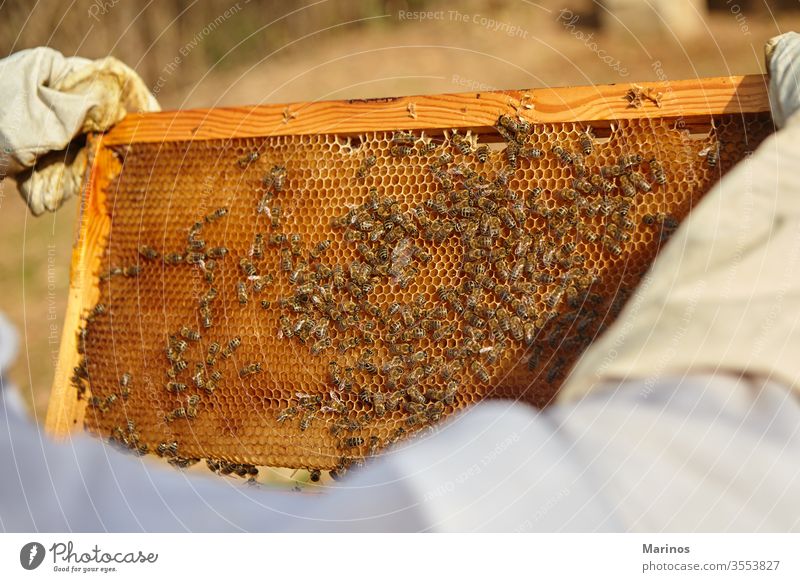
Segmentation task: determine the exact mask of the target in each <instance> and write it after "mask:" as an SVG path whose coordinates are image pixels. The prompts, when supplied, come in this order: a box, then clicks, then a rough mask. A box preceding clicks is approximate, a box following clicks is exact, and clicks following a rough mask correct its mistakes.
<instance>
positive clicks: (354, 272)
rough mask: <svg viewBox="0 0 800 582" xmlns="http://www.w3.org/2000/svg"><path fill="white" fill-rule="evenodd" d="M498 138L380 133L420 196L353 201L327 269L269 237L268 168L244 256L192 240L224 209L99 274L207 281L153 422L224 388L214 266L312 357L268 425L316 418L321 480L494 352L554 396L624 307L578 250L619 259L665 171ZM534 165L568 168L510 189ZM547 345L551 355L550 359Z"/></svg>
mask: <svg viewBox="0 0 800 582" xmlns="http://www.w3.org/2000/svg"><path fill="white" fill-rule="evenodd" d="M495 128H496V130H497V133H498V134H499V135H500V136H501V138H502V139H503V142H504V143H503V147H502V151H497V149H499V148H497V149H494V148H490V147H489V146H488V145H487V144H480V143H478V140H477V138H476V137H475V136H474V135H471V134H470V133H467V134H460V133H458V132H456V131H452V132H449V134H446V136H445V137H446V139H445V140H444V141H443V142H435V141H433V140H431V139H426V138H425V137H424V136H422V137H420V136H417V135H415V134H414V133H411V132H395V133H394V134H393V135H392V137H391V144H390V149H389V153H390V155H391V156H393V157H394V158H397V159H403V158H407V157H409V156H417V157H418V159H422V160H423V161H424V171H425V172H427V173H428V175H430V176H431V179H432V182H433V183H434V184H435V187H434V191H433V192H432V193H431V194H430V196H429V197H428V199H427V200H425V201H424V202H422V203H420V204H418V205H416V206H414V207H407V206H405V205H404V204H401V201H398V200H396V199H395V198H393V197H391V196H384V195H382V193H381V192H380V190H379V189H378V188H370V189H369V190H368V192H367V194H366V199H365V201H364V202H363V204H361V205H359V206H355V207H351V208H349V209H348V210H347V212H345V213H343V214H341V215H340V216H337V217H335V218H334V219H333V220H332V222H331V227H332V229H333V230H334V232H338V233H341V238H342V240H343V241H344V245H345V246H347V247H349V248H350V249H351V250H352V253H353V256H354V258H353V259H352V260H351V261H349V262H348V263H346V264H338V263H336V262H335V261H329V260H327V254H328V251H329V249H330V248H331V245H332V244H333V243H332V241H331V240H328V239H325V240H321V241H318V242H316V243H313V242H309V241H304V240H303V238H302V237H301V235H299V234H297V233H287V232H283V223H282V217H283V210H282V205H281V204H280V202H279V199H280V197H281V194H282V193H283V192H284V190H285V185H286V182H287V169H286V167H285V166H283V165H280V164H276V165H273V166H272V167H271V168H269V169H268V170H267V171H266V172H265V173H264V174H263V177H261V178H260V179H261V183H262V187H263V196H261V198H260V199H259V200H257V201H256V204H255V214H256V215H264V216H265V217H266V218H267V224H268V225H269V227H270V229H271V231H270V232H269V233H256V234H255V236H254V238H253V242H252V245H251V247H250V249H249V252H247V254H246V255H245V256H242V257H232V256H231V257H229V254H231V253H229V251H228V249H227V248H225V247H222V246H211V245H208V244H207V243H206V241H205V240H204V238H203V232H204V230H205V229H207V228H210V227H211V226H212V225H213V224H214V223H215V222H217V221H219V220H221V219H223V218H225V217H226V216H227V215H228V209H227V208H224V207H223V208H219V209H217V210H216V211H214V212H212V213H211V214H208V215H206V216H205V217H203V218H202V219H201V220H198V221H197V222H195V223H194V224H193V225H192V226H191V227H190V228H189V234H188V237H187V241H186V247H185V249H183V250H181V251H173V252H168V253H165V254H164V255H163V256H162V255H161V254H160V253H159V252H157V251H156V250H155V249H153V248H151V247H149V246H147V245H142V246H141V247H140V248H139V249H138V251H139V255H140V256H141V258H142V263H141V264H137V265H134V266H130V267H115V268H112V269H110V270H109V271H108V272H107V273H106V274H104V275H103V276H102V277H101V280H109V279H111V278H112V277H115V276H121V277H135V276H137V275H138V274H139V273H140V272H141V269H142V267H143V266H145V267H146V265H147V263H154V264H156V263H159V261H160V263H163V264H164V265H166V266H174V267H177V266H180V265H190V266H191V267H192V268H194V269H196V270H197V271H198V272H199V273H200V274H201V275H202V280H203V281H205V283H206V284H207V288H206V289H205V291H204V293H202V294H201V295H200V298H199V300H198V305H197V309H198V315H199V321H200V322H201V326H200V327H201V329H192V328H190V327H188V326H182V327H181V328H180V329H178V330H177V331H176V332H175V333H173V334H171V335H170V336H169V337H168V341H167V344H166V346H165V349H164V354H165V359H166V368H165V378H164V390H166V391H167V392H168V393H169V394H170V397H174V399H175V400H176V404H177V406H176V407H175V408H173V409H172V410H169V411H168V412H167V413H166V414H165V416H164V420H165V422H166V423H167V424H169V423H171V422H174V421H176V420H179V419H186V420H189V421H191V420H193V419H195V418H196V417H197V415H198V414H199V413H200V411H201V410H202V408H203V397H205V396H209V395H211V394H213V393H214V392H215V390H217V388H218V387H219V386H220V384H221V383H222V382H224V380H225V369H224V368H225V361H226V360H228V359H230V358H231V356H232V355H233V353H234V352H235V351H236V349H237V348H238V347H239V346H240V345H241V343H242V338H241V337H239V336H236V337H233V338H230V339H228V341H227V342H225V343H223V344H220V343H218V342H216V341H212V342H210V343H208V344H207V345H203V343H204V342H203V338H202V335H203V333H205V330H207V329H208V328H211V327H212V325H213V321H214V319H215V312H216V309H215V303H216V302H217V300H218V295H219V293H218V290H217V287H216V286H215V285H216V281H215V273H216V272H217V271H218V268H219V264H220V262H222V261H225V260H231V261H233V264H235V265H236V266H237V269H236V271H237V273H238V274H239V279H238V280H237V281H235V283H234V285H235V297H236V301H237V302H238V303H239V304H240V305H241V306H245V305H247V304H248V303H249V302H250V301H253V300H255V301H257V302H259V304H260V306H261V307H262V308H263V309H264V310H270V309H272V308H273V307H274V308H277V309H278V310H279V311H280V316H279V318H278V329H277V330H276V331H277V333H278V335H279V337H281V338H283V339H284V340H286V341H290V342H295V343H296V344H297V345H299V346H300V347H302V348H304V349H307V350H308V352H309V354H310V355H311V356H312V357H315V358H324V359H325V360H326V361H327V378H326V380H325V381H326V383H327V386H326V387H325V388H324V389H322V390H321V391H320V393H319V394H313V395H312V394H305V393H299V392H298V393H296V395H295V397H294V398H293V399H292V401H291V402H290V403H289V406H288V407H286V408H285V409H283V410H281V411H280V412H279V414H278V416H277V421H278V423H280V424H284V423H296V425H297V427H298V428H299V430H300V431H306V430H308V428H309V427H310V426H312V424H314V423H317V422H320V423H324V426H325V428H326V430H327V431H329V433H330V435H331V436H332V437H333V438H334V439H335V441H336V442H337V443H338V446H339V449H340V451H341V453H342V455H341V457H340V459H339V461H338V463H337V467H336V469H335V470H333V471H332V472H331V475H332V476H334V477H338V476H340V475H341V474H343V473H344V472H345V471H347V470H348V468H350V467H351V466H353V465H354V464H355V465H358V464H360V463H361V462H363V461H361V459H363V458H364V457H368V456H372V455H375V454H377V453H378V452H379V451H380V450H381V449H383V448H385V447H386V446H389V445H391V444H393V443H394V442H396V441H398V440H399V439H401V438H403V437H405V436H406V435H408V434H410V433H413V432H415V431H419V430H422V429H424V428H425V427H428V426H430V425H432V424H433V423H435V422H436V421H438V420H439V419H440V418H442V416H443V415H445V414H446V413H447V412H449V411H451V410H453V409H454V408H457V407H458V404H459V402H460V400H459V398H460V394H461V392H462V390H461V386H462V385H464V384H472V383H479V384H489V383H490V382H491V379H492V372H493V371H494V370H496V369H497V367H498V366H499V365H500V364H501V363H502V362H503V361H504V358H505V359H508V358H509V357H512V356H515V355H519V353H521V352H520V350H521V348H524V349H522V351H523V352H524V353H525V354H526V358H527V365H528V368H529V370H530V371H531V372H539V371H542V372H543V374H544V375H543V377H542V378H541V379H542V380H543V381H545V382H548V383H550V384H553V385H556V383H557V382H558V381H559V380H560V378H562V377H563V375H564V374H565V373H566V371H567V369H568V365H569V363H570V362H571V361H572V359H573V358H572V356H573V355H574V354H575V353H576V352H579V351H580V350H582V349H583V348H584V347H585V346H587V345H588V344H589V343H590V342H591V340H592V338H593V337H595V336H596V335H597V333H599V332H600V331H601V330H602V328H603V325H605V323H604V322H605V321H607V320H609V319H610V318H609V317H608V313H609V311H618V310H619V309H621V307H622V304H623V303H624V301H625V298H626V295H625V293H618V294H617V296H616V297H615V298H613V300H612V301H611V304H610V305H607V300H606V299H604V298H603V297H601V296H600V295H599V294H598V293H597V292H596V289H597V287H596V284H597V283H598V282H599V279H598V275H597V273H595V272H594V271H593V270H592V268H591V267H590V266H589V264H590V261H589V260H588V255H590V254H591V255H592V256H597V255H600V254H603V253H605V254H607V255H609V256H611V257H612V258H615V257H620V256H621V255H622V254H623V253H624V248H625V245H626V243H628V242H629V241H630V240H631V238H632V233H633V231H634V230H635V229H636V227H637V224H636V223H635V222H634V220H633V218H632V215H633V212H632V209H633V206H634V203H635V200H636V197H637V196H639V195H641V194H645V193H648V192H651V191H652V190H653V189H655V188H658V187H660V186H664V185H665V184H666V183H667V175H666V172H665V170H664V167H663V165H662V164H661V162H660V161H659V160H658V159H656V158H655V157H650V158H648V159H645V158H644V156H643V155H641V154H640V153H637V152H631V153H626V154H625V155H622V156H620V157H619V158H618V159H617V160H616V163H614V164H610V165H607V166H603V167H599V168H597V167H590V166H589V164H588V163H587V159H588V158H589V157H590V156H592V154H593V151H594V149H595V139H594V137H593V135H592V133H591V131H590V130H588V129H587V130H585V131H584V132H583V133H581V135H580V136H579V138H578V139H577V140H576V143H572V144H571V143H552V145H551V146H550V147H549V149H548V150H547V151H545V150H543V149H540V147H536V146H535V145H534V143H533V141H534V140H533V139H532V128H531V126H530V124H529V123H528V122H527V121H525V120H524V119H522V118H521V117H512V116H509V115H502V116H500V118H499V119H498V121H497V123H496V126H495ZM714 152H717V153H716V154H715V153H714ZM259 158H260V155H259V153H258V152H251V153H249V154H247V155H246V156H244V157H242V158H241V159H239V160H237V163H238V165H239V167H241V168H242V169H243V170H244V169H248V168H250V167H251V166H252V165H253V164H255V163H256V162H258V160H259ZM501 158H502V163H501V164H499V165H498V164H496V163H495V162H497V161H498V160H499V159H501ZM545 158H550V159H554V160H556V163H557V164H559V165H560V166H561V167H562V168H563V169H565V170H566V171H567V173H568V174H569V176H570V177H569V179H568V184H567V185H566V186H565V187H564V188H561V189H559V190H556V191H552V192H549V191H545V189H544V188H542V187H533V188H531V189H529V190H526V191H515V190H514V189H513V188H512V187H510V185H509V184H510V181H511V180H512V179H513V176H514V173H515V171H516V170H517V169H518V168H519V166H520V164H521V163H522V162H523V161H525V163H528V164H534V163H535V161H536V160H541V159H545ZM717 158H718V148H715V149H714V151H711V150H709V151H708V152H707V163H708V164H709V165H711V166H713V165H715V164H716V161H717ZM490 161H491V163H489V162H490ZM376 165H377V157H376V156H375V155H372V154H371V153H368V154H367V155H365V156H364V157H363V158H362V159H361V161H360V164H359V165H358V167H357V169H356V170H355V178H356V181H360V182H363V181H365V180H366V179H367V178H368V177H370V176H371V175H372V172H373V171H374V168H375V167H376ZM498 166H499V169H496V168H497V167H498ZM641 220H642V222H643V224H644V225H645V226H646V227H651V228H654V229H658V230H659V232H660V235H661V239H662V240H663V239H665V238H666V237H668V236H669V234H671V233H672V232H673V231H674V230H675V229H676V228H677V226H678V221H677V220H676V219H675V217H673V216H671V215H668V214H664V213H658V214H648V215H645V216H644V217H643V218H642V219H641ZM453 244H455V248H457V249H458V250H457V252H456V255H457V264H458V272H457V273H453V274H452V277H451V281H452V282H453V284H452V285H440V286H438V288H436V289H434V290H428V291H427V292H426V293H417V294H415V295H414V296H413V297H410V295H408V294H403V293H399V294H400V295H403V296H405V297H410V298H409V300H407V301H406V302H400V301H395V302H392V303H390V304H388V305H387V304H383V305H378V304H377V303H376V302H375V299H374V296H375V290H376V288H381V289H384V290H385V289H396V290H399V291H400V292H403V291H407V290H408V289H409V288H410V287H411V286H412V285H414V284H415V283H417V282H418V281H419V280H420V275H421V273H422V272H423V271H424V270H425V269H426V268H427V267H428V266H429V265H431V262H432V261H434V257H435V256H436V255H437V252H438V248H437V247H441V246H442V245H448V246H447V248H448V251H447V252H448V253H450V250H449V249H451V248H452V246H453ZM337 251H338V249H337ZM276 255H277V258H278V262H277V264H278V272H277V273H276V274H274V275H273V274H272V273H269V272H268V271H267V270H266V269H265V268H264V267H263V265H264V262H265V261H266V260H268V259H269V258H270V256H272V257H276ZM275 277H281V278H283V279H284V280H285V281H286V282H287V283H288V285H289V289H290V292H289V293H288V294H287V295H285V296H275V294H274V293H272V294H270V289H271V287H272V285H273V283H274V282H275V279H274V278H275ZM105 313H106V308H105V307H104V306H103V305H102V304H99V305H97V306H96V307H95V309H94V310H93V311H92V312H91V313H90V314H89V316H88V317H87V319H86V326H84V327H83V329H82V330H81V331H80V332H79V340H80V341H79V351H81V353H82V354H85V350H83V351H82V350H81V348H80V346H81V345H83V344H84V343H85V340H86V335H87V333H88V330H89V329H90V326H91V323H92V322H93V321H94V319H95V318H97V317H100V316H102V315H104V314H105ZM548 351H551V352H552V354H553V355H552V356H549V357H547V353H548ZM559 353H564V354H565V355H559ZM263 370H264V368H263V364H262V363H260V362H251V363H243V364H240V365H239V367H238V370H236V371H234V372H233V373H236V374H238V377H239V378H247V377H249V376H252V375H254V374H259V373H261V372H262V371H263ZM544 372H546V373H544ZM233 373H230V375H231V376H232V375H233ZM73 383H74V384H75V386H76V388H78V390H79V393H80V394H83V393H84V392H85V390H86V387H87V386H88V364H87V361H86V359H85V358H84V359H82V360H81V363H80V365H79V366H78V367H76V369H75V373H74V375H73ZM131 383H132V377H131V374H130V373H127V372H126V373H125V374H123V376H122V377H121V378H120V381H119V384H120V390H119V391H118V393H115V394H111V395H110V396H108V397H107V398H105V399H103V400H100V399H97V398H94V397H92V399H90V405H91V406H92V407H94V408H95V409H97V410H99V411H100V412H101V413H103V412H105V411H107V410H108V409H109V407H110V406H112V405H113V404H114V402H116V400H117V398H122V399H127V397H128V395H129V393H130V392H129V390H130V385H131ZM323 394H327V395H323ZM389 420H391V421H393V425H392V426H393V427H394V428H393V431H391V432H390V433H389V436H387V437H385V438H383V439H382V438H380V437H378V436H376V435H375V433H376V432H377V428H378V427H379V426H382V425H385V424H386V422H388V421H389ZM112 440H114V441H115V442H117V443H121V444H122V445H123V446H124V448H126V449H129V450H132V451H135V452H137V453H138V454H144V453H146V452H148V449H147V445H144V444H142V443H140V441H139V438H138V434H137V433H136V431H135V426H134V425H133V423H128V426H126V427H124V428H123V427H116V429H115V430H114V433H113V434H112ZM155 452H156V453H157V454H158V455H159V456H162V457H165V458H167V459H168V460H169V462H170V463H171V464H173V465H174V466H176V467H186V466H189V465H192V464H195V463H197V462H198V461H199V460H198V459H196V458H186V457H182V456H180V455H179V454H178V443H177V441H172V442H162V443H160V444H159V445H158V448H157V449H156V451H155ZM207 464H208V467H209V469H210V470H211V471H213V472H215V473H218V474H223V475H231V474H233V475H239V476H242V477H248V476H249V477H252V476H254V475H255V474H256V473H257V469H256V468H255V467H253V466H251V465H242V464H235V463H229V462H227V461H224V460H208V461H207ZM309 470H310V471H311V480H312V481H315V480H318V479H319V476H320V471H319V470H318V469H313V468H310V469H309Z"/></svg>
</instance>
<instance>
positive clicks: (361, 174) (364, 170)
mask: <svg viewBox="0 0 800 582" xmlns="http://www.w3.org/2000/svg"><path fill="white" fill-rule="evenodd" d="M376 163H378V159H377V158H376V157H375V156H367V157H365V158H364V159H363V160H361V165H360V166H359V167H358V170H357V171H356V177H357V178H359V179H360V180H363V179H364V178H366V177H367V174H368V173H369V170H370V168H372V167H373V166H374V165H375V164H376Z"/></svg>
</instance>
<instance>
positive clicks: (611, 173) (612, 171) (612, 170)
mask: <svg viewBox="0 0 800 582" xmlns="http://www.w3.org/2000/svg"><path fill="white" fill-rule="evenodd" d="M624 173H625V168H624V167H623V166H621V165H611V166H603V167H602V168H600V175H601V176H602V177H603V178H615V177H617V176H621V175H623V174H624Z"/></svg>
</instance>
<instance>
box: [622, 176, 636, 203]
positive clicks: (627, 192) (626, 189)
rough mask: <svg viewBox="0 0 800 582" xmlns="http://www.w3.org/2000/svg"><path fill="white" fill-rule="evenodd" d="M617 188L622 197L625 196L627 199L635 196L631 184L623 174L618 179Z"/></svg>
mask: <svg viewBox="0 0 800 582" xmlns="http://www.w3.org/2000/svg"><path fill="white" fill-rule="evenodd" d="M619 187H620V190H622V195H623V196H627V197H628V198H633V197H634V196H636V188H634V186H633V183H632V182H631V180H630V178H629V177H628V176H626V175H624V174H623V175H621V176H620V177H619Z"/></svg>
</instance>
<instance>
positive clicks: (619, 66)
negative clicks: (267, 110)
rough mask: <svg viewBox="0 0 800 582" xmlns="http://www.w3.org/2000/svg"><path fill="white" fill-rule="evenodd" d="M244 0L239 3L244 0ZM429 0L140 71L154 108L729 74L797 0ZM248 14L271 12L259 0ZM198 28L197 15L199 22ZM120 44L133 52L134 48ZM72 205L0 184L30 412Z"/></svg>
mask: <svg viewBox="0 0 800 582" xmlns="http://www.w3.org/2000/svg"><path fill="white" fill-rule="evenodd" d="M242 4H243V5H244V6H243V8H242V11H243V12H246V11H247V9H248V8H247V6H246V4H247V3H242ZM411 4H412V5H413V4H414V3H411ZM576 4H579V5H580V6H583V7H584V9H585V6H584V4H583V3H576ZM431 5H432V6H433V8H436V9H437V11H438V10H441V12H442V16H441V18H439V17H435V16H433V17H430V19H429V20H423V21H421V20H420V17H419V16H413V15H412V16H407V14H406V12H408V11H411V9H409V8H407V7H405V6H406V5H405V4H404V3H397V4H396V5H395V3H392V2H386V3H384V4H383V5H382V8H381V9H380V10H378V11H377V15H376V16H374V17H370V18H369V19H368V20H367V21H365V22H360V23H348V22H346V21H343V20H341V19H339V18H338V17H337V16H336V14H335V11H334V12H332V13H331V15H330V22H328V24H327V25H326V26H323V27H317V28H315V29H313V30H309V31H307V32H305V33H303V34H298V35H297V36H296V37H294V38H287V39H286V40H285V44H284V46H283V48H279V49H278V50H276V51H274V52H271V54H269V53H265V54H264V55H263V58H260V59H253V58H249V59H247V60H239V59H238V57H237V55H236V52H235V50H234V51H232V52H229V53H227V54H225V53H222V54H220V55H219V58H218V60H217V62H216V64H212V65H211V66H209V67H207V68H206V70H205V71H202V70H201V71H200V72H199V73H198V74H192V75H187V74H184V72H183V71H182V70H181V69H180V67H178V68H177V70H176V71H175V72H173V73H170V74H166V73H164V75H163V76H164V77H165V78H164V79H163V83H160V82H159V78H158V77H155V76H154V75H153V74H151V75H150V78H149V79H146V81H147V82H148V84H149V85H150V86H151V87H154V88H155V87H158V98H159V99H160V101H161V103H162V105H163V106H164V107H165V108H189V107H214V106H223V105H241V104H252V103H264V102H273V103H275V102H289V101H311V100H318V99H339V98H357V97H375V96H387V95H399V94H417V93H439V92H459V91H469V90H476V89H481V90H486V89H488V88H527V87H542V86H563V85H591V84H602V83H621V82H626V83H628V82H635V81H644V80H656V78H657V76H656V71H655V67H654V63H655V62H658V61H660V63H661V67H662V69H663V71H664V72H665V74H666V75H667V76H668V78H669V79H673V80H674V79H682V78H691V77H702V76H717V75H729V74H736V75H738V74H748V73H759V72H762V71H763V63H762V60H763V59H762V47H763V43H764V41H765V40H766V39H767V38H769V37H770V36H772V35H774V34H777V33H780V32H785V31H788V30H792V29H797V28H798V25H800V14H798V13H796V12H792V13H775V14H772V13H771V12H770V11H769V10H761V11H759V12H758V13H752V14H750V13H747V14H745V18H746V20H744V24H745V25H746V30H745V29H743V20H742V17H741V14H740V13H739V14H738V15H739V18H737V17H736V16H737V13H735V12H734V11H732V10H720V11H718V12H716V13H714V14H713V15H712V16H710V17H708V18H705V19H703V20H702V21H701V26H700V29H699V32H697V33H696V35H695V36H693V37H691V38H683V37H682V36H681V31H680V30H676V29H669V30H661V31H654V32H653V31H650V32H647V33H638V34H637V33H634V32H633V31H631V30H627V29H625V28H624V27H622V28H620V27H617V32H614V33H609V32H602V31H600V30H597V29H595V28H593V26H592V16H591V15H589V14H588V13H582V12H580V11H579V10H577V9H576V8H570V9H569V15H567V13H566V12H562V3H557V2H549V1H548V2H541V3H534V2H527V1H526V2H460V3H458V4H457V6H458V8H457V10H456V9H454V8H452V7H447V5H446V4H445V3H432V4H431ZM450 5H451V6H452V5H455V3H450ZM0 6H2V4H0ZM381 10H382V12H381ZM401 10H403V11H404V12H403V14H402V15H401ZM452 11H455V13H452ZM576 15H577V16H578V20H577V21H574V20H572V18H574V16H576ZM567 16H569V18H567ZM0 18H2V8H0ZM247 18H253V19H257V20H258V22H261V21H263V23H264V24H266V23H267V22H269V17H268V15H266V14H261V13H258V12H255V13H253V14H252V15H247ZM498 23H499V24H498ZM222 26H225V23H222V24H220V27H222ZM273 26H280V23H277V24H275V25H273ZM203 30H204V29H203V27H202V23H201V25H199V27H198V31H199V33H202V31H203ZM589 35H592V36H591V37H589ZM45 42H47V37H44V38H43V40H42V43H43V44H44V43H45ZM191 42H200V43H202V42H208V37H207V36H203V35H202V34H200V36H199V40H198V34H195V35H194V36H191V35H190V36H189V37H187V38H185V39H183V41H182V42H181V40H180V39H179V40H178V44H176V45H175V48H174V51H173V52H172V53H171V54H174V55H180V54H181V50H182V49H184V48H185V47H186V46H188V45H187V44H186V43H191ZM162 48H163V47H162ZM163 53H164V51H163V50H162V54H163ZM166 54H167V55H169V54H170V51H169V50H167V51H166ZM118 56H120V57H121V58H123V60H127V61H128V62H132V63H136V62H138V61H139V59H140V57H141V55H137V54H129V55H118ZM167 64H168V63H167V62H165V64H164V66H166V65H167ZM223 65H224V66H223ZM161 70H162V71H163V70H164V69H161ZM156 72H158V69H157V70H156ZM623 72H624V73H625V74H623ZM159 76H162V75H159ZM75 217H76V204H75V202H74V201H71V202H69V203H67V204H65V205H64V207H63V208H62V209H61V210H60V211H59V212H58V213H56V214H54V215H47V216H43V217H41V218H34V217H32V216H31V215H30V214H29V213H28V212H27V209H26V207H25V206H24V204H23V202H22V201H21V199H20V198H19V196H18V194H17V192H16V191H15V188H14V186H13V183H11V182H10V181H9V180H7V181H6V182H5V183H3V184H2V185H0V249H2V252H0V311H2V312H4V313H5V314H6V316H8V317H9V318H10V320H11V321H12V322H13V323H14V324H15V325H16V327H17V328H18V330H19V334H20V340H21V341H20V346H21V350H20V353H19V357H18V359H17V361H16V364H15V365H14V366H13V368H12V369H11V371H10V375H9V377H10V379H11V380H12V381H13V382H14V383H16V384H17V385H18V386H19V387H20V388H21V390H22V392H23V394H24V396H25V398H26V400H27V401H28V402H29V403H30V404H31V406H32V411H33V413H34V414H35V415H36V418H37V419H38V420H40V421H42V420H43V418H44V414H45V412H46V408H47V400H48V395H49V389H50V383H51V380H52V377H53V374H54V371H55V358H56V354H57V349H58V342H59V340H60V337H61V333H62V327H61V321H62V318H63V313H64V309H65V306H66V294H67V288H68V282H69V280H68V277H69V261H70V253H71V246H72V239H73V236H74V223H75Z"/></svg>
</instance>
